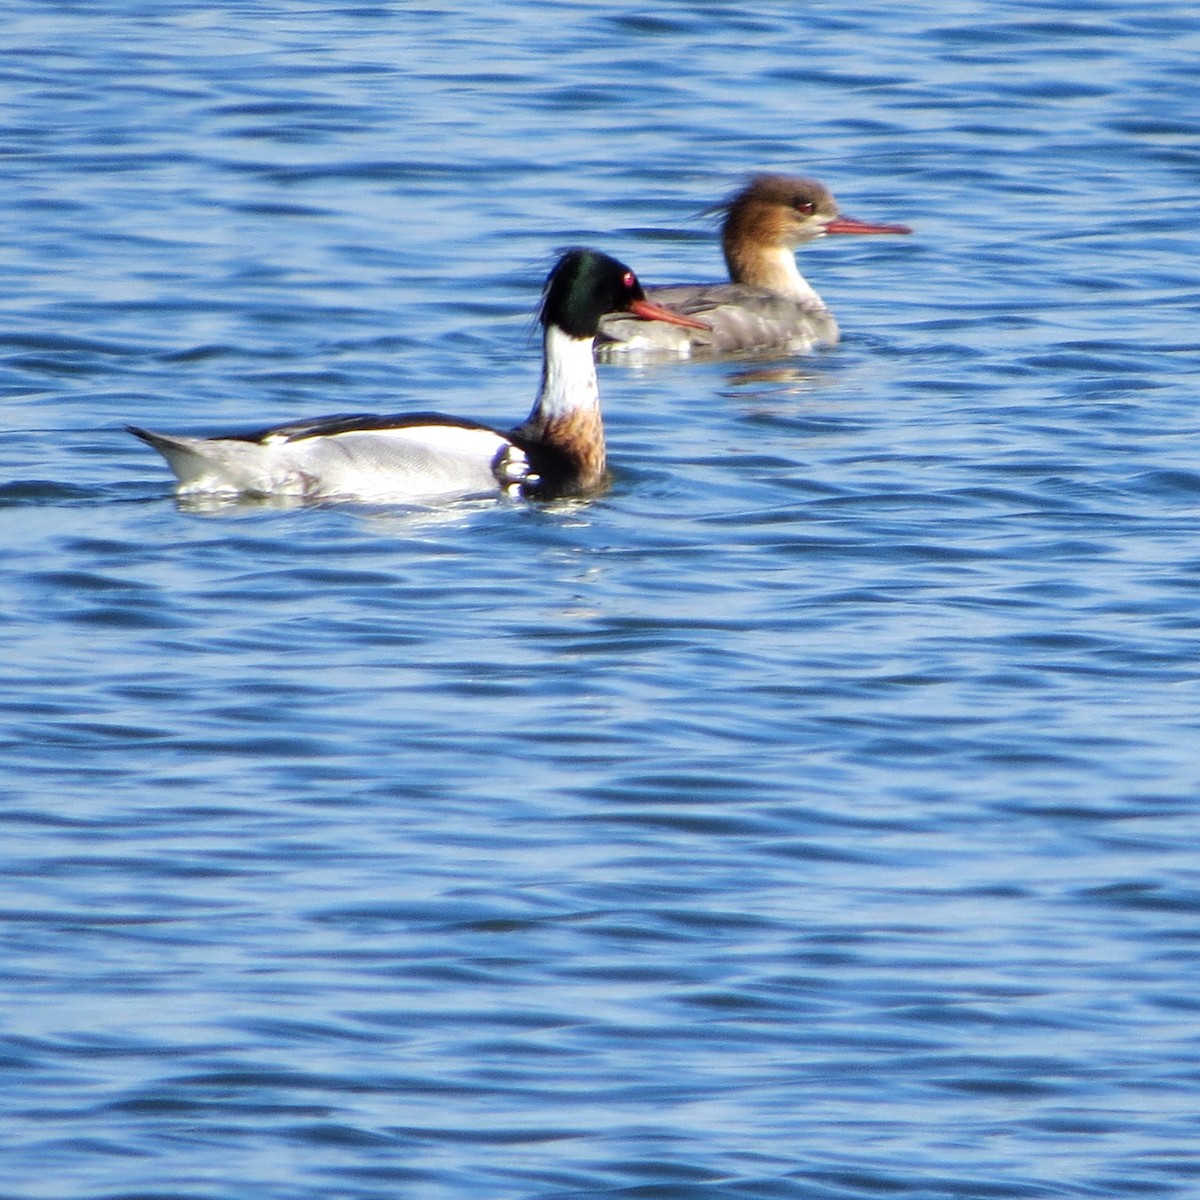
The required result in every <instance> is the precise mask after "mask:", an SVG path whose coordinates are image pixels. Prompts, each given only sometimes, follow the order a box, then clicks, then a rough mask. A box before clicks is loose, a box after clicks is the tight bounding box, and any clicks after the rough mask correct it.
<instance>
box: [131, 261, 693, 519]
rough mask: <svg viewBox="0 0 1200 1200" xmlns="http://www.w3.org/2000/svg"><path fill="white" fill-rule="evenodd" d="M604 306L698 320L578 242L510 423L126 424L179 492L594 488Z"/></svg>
mask: <svg viewBox="0 0 1200 1200" xmlns="http://www.w3.org/2000/svg"><path fill="white" fill-rule="evenodd" d="M609 312H626V313H630V314H634V315H636V316H638V317H640V318H642V319H643V320H646V321H655V322H663V323H665V324H668V325H672V326H678V327H681V328H689V329H695V330H699V329H700V328H702V324H701V322H700V321H699V320H697V319H695V318H691V317H687V316H684V315H681V314H679V313H673V312H670V311H668V310H667V309H664V308H660V307H658V306H657V305H655V304H652V303H651V302H650V301H648V300H647V299H646V294H645V292H644V290H643V288H642V285H641V284H640V283H639V281H638V278H637V276H636V275H635V274H634V272H633V271H632V270H631V269H630V268H629V267H627V266H626V265H625V264H624V263H622V262H618V261H617V260H616V259H615V258H612V257H610V256H609V255H607V254H603V253H601V252H600V251H597V250H591V249H587V248H583V247H577V248H573V249H570V250H568V251H566V252H565V253H563V254H562V256H561V257H560V258H559V259H558V261H557V262H556V264H555V266H554V268H553V269H552V270H551V272H550V274H549V276H548V277H547V279H546V282H545V286H544V288H543V292H542V301H541V305H540V308H539V310H538V317H539V320H540V323H541V326H542V347H543V353H542V378H541V386H540V389H539V392H538V395H537V399H536V400H535V402H534V405H533V408H532V410H531V411H530V413H529V416H528V417H527V418H526V419H525V420H524V421H523V422H522V423H521V424H519V425H517V426H516V427H515V428H513V429H510V430H507V431H503V430H500V429H494V428H492V427H491V426H489V425H484V424H481V423H479V422H477V421H473V420H468V419H463V418H459V417H452V416H445V415H443V414H440V413H431V412H415V413H401V414H398V415H391V416H378V415H372V414H364V413H354V414H346V413H339V414H335V415H332V416H325V417H317V418H314V419H311V420H301V421H295V422H291V423H289V424H285V425H274V426H271V427H269V428H266V429H259V430H257V431H255V432H251V433H235V434H225V435H221V436H217V437H203V438H201V437H183V436H180V435H178V434H173V433H160V432H156V431H154V430H150V429H143V428H141V427H140V426H137V425H127V426H126V427H125V428H126V430H127V431H128V432H129V433H131V434H133V436H134V437H137V438H140V439H141V440H142V441H143V442H145V443H147V444H148V445H150V446H152V447H153V448H154V449H155V450H157V451H158V452H159V453H160V454H161V455H162V456H163V458H165V459H166V461H167V464H168V465H169V466H170V468H171V470H172V471H173V472H174V474H175V476H176V480H177V484H176V492H177V494H178V495H180V496H191V497H195V496H224V497H236V496H247V497H284V496H286V497H296V498H300V499H303V500H322V501H324V500H351V501H358V502H368V503H396V502H402V503H428V502H437V501H441V500H444V499H453V498H468V497H476V496H499V495H504V496H515V497H522V498H527V499H533V500H548V499H557V498H561V497H568V496H585V495H590V494H592V493H595V492H598V491H600V490H602V488H603V487H604V485H605V481H606V478H607V461H606V451H605V442H604V427H603V423H602V420H601V414H600V393H599V388H598V385H597V379H596V366H595V361H594V356H593V341H594V339H595V337H596V332H597V330H598V328H599V325H600V319H601V317H602V316H604V314H606V313H609Z"/></svg>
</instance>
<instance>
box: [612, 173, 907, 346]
mask: <svg viewBox="0 0 1200 1200" xmlns="http://www.w3.org/2000/svg"><path fill="white" fill-rule="evenodd" d="M710 211H714V212H722V211H723V212H724V213H725V219H724V222H723V225H722V229H721V247H722V249H723V250H724V253H725V264H726V266H727V268H728V271H729V280H730V282H728V283H691V284H679V285H673V286H666V287H647V289H646V295H647V297H648V298H649V299H650V301H651V302H652V303H654V304H657V305H659V306H661V307H663V308H666V309H669V310H670V311H672V312H675V313H681V314H683V315H686V316H689V317H693V318H696V319H698V320H700V321H702V322H703V324H704V325H706V326H707V327H708V328H707V329H705V330H695V329H691V328H689V327H687V326H679V325H668V324H666V323H665V322H658V323H649V322H646V321H643V320H638V319H637V318H636V316H634V315H630V314H624V313H623V314H620V315H610V316H606V317H605V318H604V320H602V321H601V322H600V334H599V337H598V339H597V343H596V353H597V356H598V357H599V359H600V360H601V361H602V362H631V361H634V362H643V361H655V360H660V361H661V360H664V359H680V358H683V359H686V358H713V357H718V356H722V355H732V354H757V355H762V354H807V353H809V352H810V351H811V350H814V349H816V348H818V347H822V346H833V345H836V343H837V341H838V338H839V336H840V334H839V331H838V324H837V321H836V320H835V319H834V316H833V313H831V312H830V311H829V309H828V307H826V305H825V302H824V301H823V300H822V299H821V297H820V296H818V295H817V293H816V291H815V290H814V288H813V287H812V285H811V284H810V283H809V282H808V280H806V279H805V278H804V276H803V275H801V274H800V271H799V268H798V267H797V266H796V255H795V251H796V248H797V247H798V246H801V245H803V244H805V243H806V242H811V241H815V240H816V239H817V238H823V237H827V236H830V235H833V234H853V233H857V234H906V233H912V230H911V229H910V228H909V227H908V226H907V225H885V224H878V223H875V222H870V221H860V220H858V219H857V218H856V217H848V216H844V215H843V214H842V213H841V212H840V211H839V209H838V206H837V202H836V201H835V200H834V198H833V195H832V194H831V193H830V191H829V189H828V188H827V187H825V185H824V184H822V183H819V182H818V181H817V180H815V179H804V178H800V177H798V176H793V175H755V176H754V177H753V178H751V179H750V181H749V182H748V183H747V184H746V185H745V186H744V187H743V188H742V189H741V191H739V192H738V193H737V194H736V195H734V196H733V197H732V198H731V199H730V200H728V201H726V202H724V203H723V204H720V205H718V206H717V207H716V208H715V209H713V210H710Z"/></svg>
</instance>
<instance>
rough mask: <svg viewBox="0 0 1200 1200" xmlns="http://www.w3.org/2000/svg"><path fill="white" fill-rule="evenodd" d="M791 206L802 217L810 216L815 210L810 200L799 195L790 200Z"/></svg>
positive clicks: (815, 207)
mask: <svg viewBox="0 0 1200 1200" xmlns="http://www.w3.org/2000/svg"><path fill="white" fill-rule="evenodd" d="M792 207H793V208H794V209H795V210H796V211H797V212H798V213H799V214H800V215H801V216H802V217H811V216H812V215H813V213H815V212H816V211H817V206H816V205H815V204H814V203H813V202H812V201H811V200H805V199H803V198H801V197H798V198H797V199H795V200H793V201H792Z"/></svg>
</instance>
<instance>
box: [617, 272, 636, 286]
mask: <svg viewBox="0 0 1200 1200" xmlns="http://www.w3.org/2000/svg"><path fill="white" fill-rule="evenodd" d="M621 286H622V287H624V288H635V287H637V276H636V275H635V274H634V273H633V272H632V271H626V272H625V274H624V275H622V276H621Z"/></svg>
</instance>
